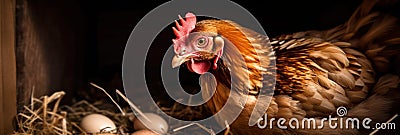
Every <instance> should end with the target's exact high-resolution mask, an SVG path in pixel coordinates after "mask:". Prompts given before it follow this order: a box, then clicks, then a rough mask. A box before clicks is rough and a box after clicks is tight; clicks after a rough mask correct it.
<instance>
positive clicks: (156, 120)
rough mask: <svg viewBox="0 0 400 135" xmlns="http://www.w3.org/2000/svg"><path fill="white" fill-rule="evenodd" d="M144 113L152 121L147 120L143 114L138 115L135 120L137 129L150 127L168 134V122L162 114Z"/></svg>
mask: <svg viewBox="0 0 400 135" xmlns="http://www.w3.org/2000/svg"><path fill="white" fill-rule="evenodd" d="M143 114H144V115H145V116H146V117H147V118H149V119H150V121H151V122H149V121H147V120H146V119H145V118H144V117H143V116H138V117H137V118H136V119H135V120H134V122H133V126H134V129H135V130H143V129H149V130H152V131H155V132H157V133H160V134H166V133H167V132H168V124H167V122H166V121H165V120H164V119H163V118H162V117H161V116H159V115H157V114H154V113H143ZM142 121H143V123H144V124H143V123H142Z"/></svg>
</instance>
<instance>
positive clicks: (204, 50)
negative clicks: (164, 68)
mask: <svg viewBox="0 0 400 135" xmlns="http://www.w3.org/2000/svg"><path fill="white" fill-rule="evenodd" d="M185 18H186V20H185V19H183V18H182V17H180V16H179V20H180V23H181V24H179V23H178V22H175V23H176V27H173V31H174V33H175V35H176V39H173V40H172V41H173V43H174V51H175V56H174V58H173V59H172V67H173V68H175V67H178V66H180V65H181V64H183V63H186V65H187V67H188V68H189V70H190V71H192V72H195V73H197V74H204V73H206V72H207V71H209V70H215V69H216V68H217V62H218V61H219V60H220V58H221V56H222V53H223V46H224V40H223V39H222V38H221V37H220V36H219V35H218V33H217V29H216V28H215V27H213V26H211V25H210V26H208V27H205V25H204V24H202V22H199V23H197V22H196V16H195V15H194V14H192V13H187V14H186V16H185Z"/></svg>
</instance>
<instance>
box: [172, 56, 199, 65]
mask: <svg viewBox="0 0 400 135" xmlns="http://www.w3.org/2000/svg"><path fill="white" fill-rule="evenodd" d="M195 56H197V54H195V53H189V54H186V55H183V56H180V55H178V54H176V55H175V56H174V57H173V58H172V63H171V64H172V68H176V67H179V66H180V65H182V64H183V63H185V62H186V61H189V60H190V59H191V58H193V57H195Z"/></svg>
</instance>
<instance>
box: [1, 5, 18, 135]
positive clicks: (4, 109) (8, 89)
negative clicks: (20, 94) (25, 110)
mask: <svg viewBox="0 0 400 135" xmlns="http://www.w3.org/2000/svg"><path fill="white" fill-rule="evenodd" d="M14 11H15V1H14V0H5V1H3V0H2V1H0V134H10V133H12V131H13V120H14V116H15V114H16V111H17V109H16V106H17V102H16V74H15V73H16V68H15V66H16V63H15V53H14V52H15V50H14V49H15V48H14V46H15V12H14Z"/></svg>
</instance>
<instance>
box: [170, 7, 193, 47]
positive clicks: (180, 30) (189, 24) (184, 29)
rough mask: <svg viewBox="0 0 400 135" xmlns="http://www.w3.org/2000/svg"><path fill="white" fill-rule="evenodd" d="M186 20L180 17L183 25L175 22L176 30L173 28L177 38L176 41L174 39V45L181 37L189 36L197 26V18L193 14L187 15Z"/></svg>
mask: <svg viewBox="0 0 400 135" xmlns="http://www.w3.org/2000/svg"><path fill="white" fill-rule="evenodd" d="M185 18H186V20H185V19H183V18H182V17H181V16H180V15H179V21H180V22H181V25H179V23H178V22H177V21H175V24H176V28H175V27H172V29H173V30H174V33H175V36H176V39H173V42H174V43H175V42H176V41H177V40H179V39H180V38H181V37H185V36H187V35H189V33H190V32H191V31H192V30H193V29H194V27H195V25H196V16H195V15H194V14H193V13H187V14H186V15H185Z"/></svg>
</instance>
